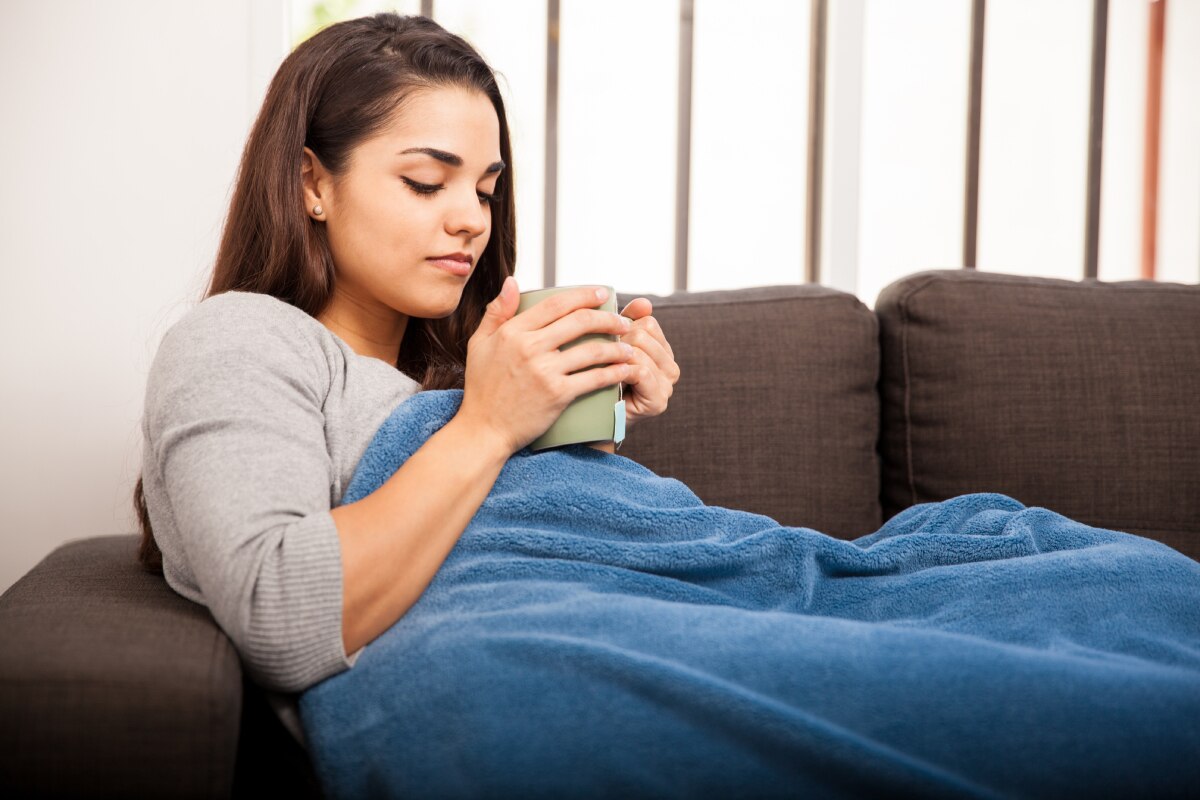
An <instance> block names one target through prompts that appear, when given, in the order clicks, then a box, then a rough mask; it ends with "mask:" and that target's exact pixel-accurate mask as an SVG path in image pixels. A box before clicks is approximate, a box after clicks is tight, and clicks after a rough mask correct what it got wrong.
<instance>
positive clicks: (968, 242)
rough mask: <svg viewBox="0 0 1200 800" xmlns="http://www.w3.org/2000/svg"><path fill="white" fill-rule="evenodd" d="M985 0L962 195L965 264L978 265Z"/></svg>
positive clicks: (976, 15)
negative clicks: (964, 185) (964, 191)
mask: <svg viewBox="0 0 1200 800" xmlns="http://www.w3.org/2000/svg"><path fill="white" fill-rule="evenodd" d="M986 12H987V3H986V2H985V0H973V2H972V3H971V75H970V83H969V88H968V90H967V175H966V193H965V196H964V198H963V267H964V268H965V269H975V258H976V247H977V241H978V232H979V121H980V114H981V111H982V109H983V22H984V15H985V14H986Z"/></svg>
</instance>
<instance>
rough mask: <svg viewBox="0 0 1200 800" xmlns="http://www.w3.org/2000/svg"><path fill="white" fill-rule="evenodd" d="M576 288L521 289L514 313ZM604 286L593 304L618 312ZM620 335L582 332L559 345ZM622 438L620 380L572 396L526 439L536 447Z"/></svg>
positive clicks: (610, 291) (612, 294)
mask: <svg viewBox="0 0 1200 800" xmlns="http://www.w3.org/2000/svg"><path fill="white" fill-rule="evenodd" d="M584 285H590V284H584ZM578 288H579V287H578V286H551V287H549V288H546V289H534V290H532V291H528V292H521V299H520V301H519V303H518V305H517V313H518V314H520V313H521V312H522V311H526V310H528V309H529V308H531V307H533V306H534V305H536V304H537V303H539V302H540V301H542V300H544V299H546V298H547V297H549V296H550V295H552V294H558V293H559V292H565V291H569V290H571V289H578ZM606 288H607V289H608V297H607V298H606V299H605V300H604V302H602V303H598V304H597V305H596V306H595V307H596V308H599V309H600V310H601V311H611V312H613V313H614V314H615V313H616V312H617V293H616V291H615V290H614V289H613V287H611V286H608V287H606ZM620 338H621V337H619V336H617V335H616V334H615V333H611V334H610V333H585V334H584V335H583V336H580V337H579V338H578V339H574V340H572V341H570V342H567V343H566V344H564V345H563V346H562V347H560V348H559V349H560V350H566V349H568V348H571V347H574V346H576V345H578V344H583V343H584V342H589V341H591V340H593V339H602V340H605V341H610V342H616V341H619V340H620ZM599 366H604V365H602V364H596V365H593V366H591V367H584V369H595V368H596V367H599ZM580 371H581V372H582V371H583V370H580ZM624 438H625V402H624V400H622V398H621V384H619V383H616V384H613V385H612V386H602V387H601V388H599V389H596V390H594V391H591V392H585V393H584V394H581V395H579V397H576V398H575V399H574V400H572V401H571V403H570V405H568V406H567V407H566V408H565V409H563V412H562V414H560V415H559V417H558V419H557V420H555V421H554V423H553V424H552V425H551V426H550V427H549V428H548V429H547V430H546V432H545V433H543V434H542V435H541V436H539V437H538V438H536V439H534V440H533V441H532V442H530V443H529V449H530V450H534V451H537V450H545V449H547V448H550V447H561V446H563V445H567V444H584V443H589V442H618V443H619V442H621V440H622V439H624Z"/></svg>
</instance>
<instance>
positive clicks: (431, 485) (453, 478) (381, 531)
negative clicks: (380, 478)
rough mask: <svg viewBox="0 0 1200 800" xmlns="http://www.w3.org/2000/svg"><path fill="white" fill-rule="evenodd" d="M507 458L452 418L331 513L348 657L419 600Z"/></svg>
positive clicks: (487, 439)
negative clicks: (375, 484)
mask: <svg viewBox="0 0 1200 800" xmlns="http://www.w3.org/2000/svg"><path fill="white" fill-rule="evenodd" d="M510 455H512V454H511V453H509V452H507V450H506V448H505V446H504V445H503V444H502V443H501V442H500V440H499V439H496V438H494V437H491V436H488V435H486V434H485V433H484V432H483V431H481V430H477V429H476V428H474V427H472V426H470V425H468V424H467V423H466V422H465V421H463V420H462V419H460V418H459V417H454V418H452V419H451V420H450V421H449V422H448V423H446V425H444V426H443V427H442V428H441V429H440V430H439V431H437V433H435V434H433V436H431V437H429V440H428V441H427V442H426V443H425V444H423V445H422V446H421V447H420V449H418V450H417V451H416V452H415V453H414V454H413V455H412V456H411V457H410V458H409V459H408V460H407V461H406V462H404V464H403V466H401V467H400V469H399V470H397V471H396V473H395V474H394V475H392V477H390V478H388V480H387V481H386V482H385V483H384V484H383V485H382V486H380V487H379V488H378V489H377V490H376V491H375V492H373V493H371V494H370V495H368V496H366V497H364V498H362V499H361V500H358V501H356V502H354V503H349V504H347V505H343V506H339V507H337V508H335V509H333V510H332V511H331V512H330V513H331V515H332V516H333V521H334V524H335V525H336V526H337V530H338V538H339V540H340V543H341V552H342V640H343V643H344V645H345V648H346V652H347V653H353V652H354V651H355V650H357V649H359V648H360V647H362V646H363V645H365V644H367V643H368V642H370V641H372V640H373V639H374V638H375V637H377V636H378V635H379V634H381V633H383V632H384V631H385V630H387V629H388V628H389V627H391V625H392V623H394V622H395V621H396V620H398V619H399V618H400V617H402V616H403V615H404V613H405V612H406V611H408V609H409V608H411V607H412V606H413V604H415V603H416V602H417V600H418V598H420V596H421V594H422V593H423V592H424V591H425V588H426V587H427V586H428V585H429V584H430V582H431V581H432V580H433V576H434V575H435V574H436V573H437V571H438V569H439V568H440V567H441V565H442V562H444V561H445V560H446V556H448V555H449V554H450V551H451V550H452V549H453V548H454V545H455V543H456V542H457V541H458V538H459V536H461V535H462V532H463V531H464V530H466V527H467V525H468V523H470V521H471V518H472V517H474V516H475V512H476V511H477V510H478V509H479V506H480V505H481V504H482V503H483V501H484V499H486V498H487V496H488V493H489V492H490V491H491V489H492V486H493V485H494V484H495V482H496V478H497V477H498V476H499V474H500V470H501V469H503V467H504V464H505V462H506V461H507V460H508V458H509V456H510Z"/></svg>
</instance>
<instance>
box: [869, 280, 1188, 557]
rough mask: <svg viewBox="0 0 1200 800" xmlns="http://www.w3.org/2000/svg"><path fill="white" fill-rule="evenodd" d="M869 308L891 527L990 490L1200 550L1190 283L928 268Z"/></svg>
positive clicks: (1180, 547)
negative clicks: (879, 373)
mask: <svg viewBox="0 0 1200 800" xmlns="http://www.w3.org/2000/svg"><path fill="white" fill-rule="evenodd" d="M875 312H876V314H877V315H878V317H879V322H880V333H881V344H882V357H883V377H882V382H881V396H882V402H883V417H882V420H883V430H882V436H881V446H880V449H881V454H882V458H883V513H884V516H885V518H890V517H891V516H892V515H894V514H895V513H897V512H898V511H900V510H901V509H903V508H906V507H908V506H910V505H913V504H915V503H922V502H928V501H937V500H944V499H946V498H949V497H953V496H955V495H959V494H965V493H968V492H983V491H994V492H1001V493H1003V494H1007V495H1009V496H1011V497H1013V498H1016V499H1017V500H1019V501H1021V502H1022V503H1024V504H1025V505H1027V506H1042V507H1045V508H1049V509H1050V510H1052V511H1056V512H1058V513H1060V514H1063V515H1065V516H1068V517H1071V518H1073V519H1077V520H1079V521H1081V522H1085V523H1088V524H1090V525H1095V526H1098V527H1103V528H1110V529H1113V530H1121V531H1128V532H1130V533H1136V534H1139V535H1143V536H1148V537H1151V538H1155V539H1158V540H1159V541H1162V542H1165V543H1166V544H1168V545H1170V546H1172V547H1174V548H1175V549H1177V550H1180V551H1182V552H1184V553H1187V554H1188V555H1190V556H1192V557H1193V558H1196V557H1200V400H1198V399H1197V398H1200V286H1194V285H1183V284H1169V283H1155V282H1151V281H1128V282H1122V283H1102V282H1099V281H1096V280H1085V281H1081V282H1075V281H1065V280H1056V279H1051V278H1033V277H1024V276H1017V275H1005V274H998V273H989V272H977V271H975V270H936V271H929V272H922V273H917V274H915V275H910V276H908V277H906V278H903V279H901V280H899V281H897V282H895V283H893V284H891V285H890V286H888V287H886V288H885V289H884V290H883V291H882V292H881V293H880V295H879V299H878V301H877V302H876V306H875Z"/></svg>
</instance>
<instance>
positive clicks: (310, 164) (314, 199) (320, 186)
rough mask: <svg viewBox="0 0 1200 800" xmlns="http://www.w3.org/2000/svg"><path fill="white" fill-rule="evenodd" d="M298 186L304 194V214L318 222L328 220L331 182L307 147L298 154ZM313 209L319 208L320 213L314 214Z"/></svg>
mask: <svg viewBox="0 0 1200 800" xmlns="http://www.w3.org/2000/svg"><path fill="white" fill-rule="evenodd" d="M300 185H301V187H302V191H303V192H304V213H305V214H307V215H308V216H309V217H312V218H313V219H315V220H317V221H318V222H324V221H325V220H327V219H329V212H330V211H331V210H332V209H331V208H330V206H331V205H332V202H333V191H332V186H333V182H332V180H331V176H330V174H329V171H328V170H326V169H325V166H324V165H323V164H322V163H321V160H320V159H319V158H317V155H316V153H314V152H313V151H312V150H310V149H309V148H307V147H305V148H304V150H303V152H301V154H300ZM314 208H320V210H321V213H319V214H317V213H314V212H313V209H314Z"/></svg>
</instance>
